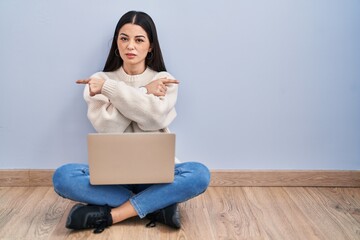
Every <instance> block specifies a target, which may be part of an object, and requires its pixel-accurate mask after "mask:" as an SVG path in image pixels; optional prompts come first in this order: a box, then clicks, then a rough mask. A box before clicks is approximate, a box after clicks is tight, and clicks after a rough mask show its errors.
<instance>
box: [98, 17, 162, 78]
mask: <svg viewBox="0 0 360 240" xmlns="http://www.w3.org/2000/svg"><path fill="white" fill-rule="evenodd" d="M127 23H131V24H136V25H139V26H140V27H142V28H143V29H144V30H145V32H146V33H147V35H148V38H149V40H150V44H151V47H152V51H151V52H152V53H151V54H150V55H152V56H151V57H146V59H145V64H146V66H149V67H150V68H151V69H153V70H155V71H157V72H161V71H166V68H165V63H164V60H163V57H162V53H161V49H160V44H159V40H158V36H157V32H156V27H155V23H154V21H153V20H152V19H151V17H150V16H149V15H147V14H146V13H144V12H137V11H130V12H127V13H125V14H124V15H123V16H122V17H121V18H120V20H119V22H118V23H117V25H116V28H115V32H114V38H113V41H112V44H111V48H110V52H109V56H108V58H107V60H106V63H105V66H104V70H103V71H104V72H112V71H115V70H117V69H118V68H120V67H121V66H122V65H123V60H122V58H121V57H119V56H117V55H116V54H115V51H118V49H117V39H118V34H119V30H120V28H121V27H122V26H124V25H125V24H127Z"/></svg>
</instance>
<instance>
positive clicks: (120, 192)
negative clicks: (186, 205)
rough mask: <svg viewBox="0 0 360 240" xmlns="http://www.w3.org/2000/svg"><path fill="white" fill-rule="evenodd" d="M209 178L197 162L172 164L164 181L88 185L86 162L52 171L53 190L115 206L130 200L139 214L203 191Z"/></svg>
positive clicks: (87, 200) (69, 197)
mask: <svg viewBox="0 0 360 240" xmlns="http://www.w3.org/2000/svg"><path fill="white" fill-rule="evenodd" d="M209 182H210V172H209V170H208V168H207V167H205V166H204V165H203V164H201V163H197V162H185V163H180V164H176V165H175V178H174V182H172V183H165V184H131V185H91V184H90V180H89V166H88V165H87V164H78V163H73V164H66V165H63V166H61V167H59V168H58V169H57V170H56V171H55V173H54V175H53V184H54V190H55V192H56V193H57V194H59V195H60V196H62V197H64V198H68V199H71V200H74V201H78V202H84V203H88V204H95V205H106V204H107V205H109V206H111V207H118V206H120V205H122V204H123V203H125V202H127V201H128V200H130V203H131V204H132V206H133V207H134V208H135V210H136V212H137V213H138V215H139V217H140V218H143V217H145V216H146V215H147V214H148V213H152V212H154V211H156V210H159V209H162V208H164V207H167V206H169V205H171V204H174V203H180V202H184V201H186V200H188V199H190V198H193V197H195V196H197V195H199V194H201V193H203V192H204V191H205V190H206V188H207V187H208V185H209Z"/></svg>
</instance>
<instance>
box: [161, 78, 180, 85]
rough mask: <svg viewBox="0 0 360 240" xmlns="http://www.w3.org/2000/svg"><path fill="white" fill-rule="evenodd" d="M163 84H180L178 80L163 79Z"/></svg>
mask: <svg viewBox="0 0 360 240" xmlns="http://www.w3.org/2000/svg"><path fill="white" fill-rule="evenodd" d="M162 82H163V84H170V83H174V84H179V83H180V82H179V81H178V80H175V79H164V80H162Z"/></svg>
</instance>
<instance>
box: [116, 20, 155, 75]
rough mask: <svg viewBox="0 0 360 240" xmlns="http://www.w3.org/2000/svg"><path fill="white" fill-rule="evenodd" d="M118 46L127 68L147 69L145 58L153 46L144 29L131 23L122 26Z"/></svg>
mask: <svg viewBox="0 0 360 240" xmlns="http://www.w3.org/2000/svg"><path fill="white" fill-rule="evenodd" d="M117 46H118V49H119V53H120V57H121V58H122V60H123V61H124V63H123V66H124V67H125V68H132V69H134V68H135V69H139V68H145V58H146V56H147V54H148V52H151V44H150V40H149V38H148V35H147V33H146V32H145V30H144V29H143V28H142V27H140V26H139V25H135V24H131V23H127V24H125V25H124V26H122V27H121V28H120V30H119V34H118V39H117Z"/></svg>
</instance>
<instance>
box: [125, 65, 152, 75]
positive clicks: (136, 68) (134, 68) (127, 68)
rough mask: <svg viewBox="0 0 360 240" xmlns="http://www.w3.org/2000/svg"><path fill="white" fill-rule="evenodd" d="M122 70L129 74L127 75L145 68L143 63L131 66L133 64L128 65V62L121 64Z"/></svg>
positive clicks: (138, 72)
mask: <svg viewBox="0 0 360 240" xmlns="http://www.w3.org/2000/svg"><path fill="white" fill-rule="evenodd" d="M122 67H123V69H124V71H125V72H126V73H127V74H129V75H139V74H141V73H143V72H144V71H145V69H146V66H145V64H144V65H139V66H133V65H130V66H129V65H128V64H125V63H124V64H123V65H122Z"/></svg>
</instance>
